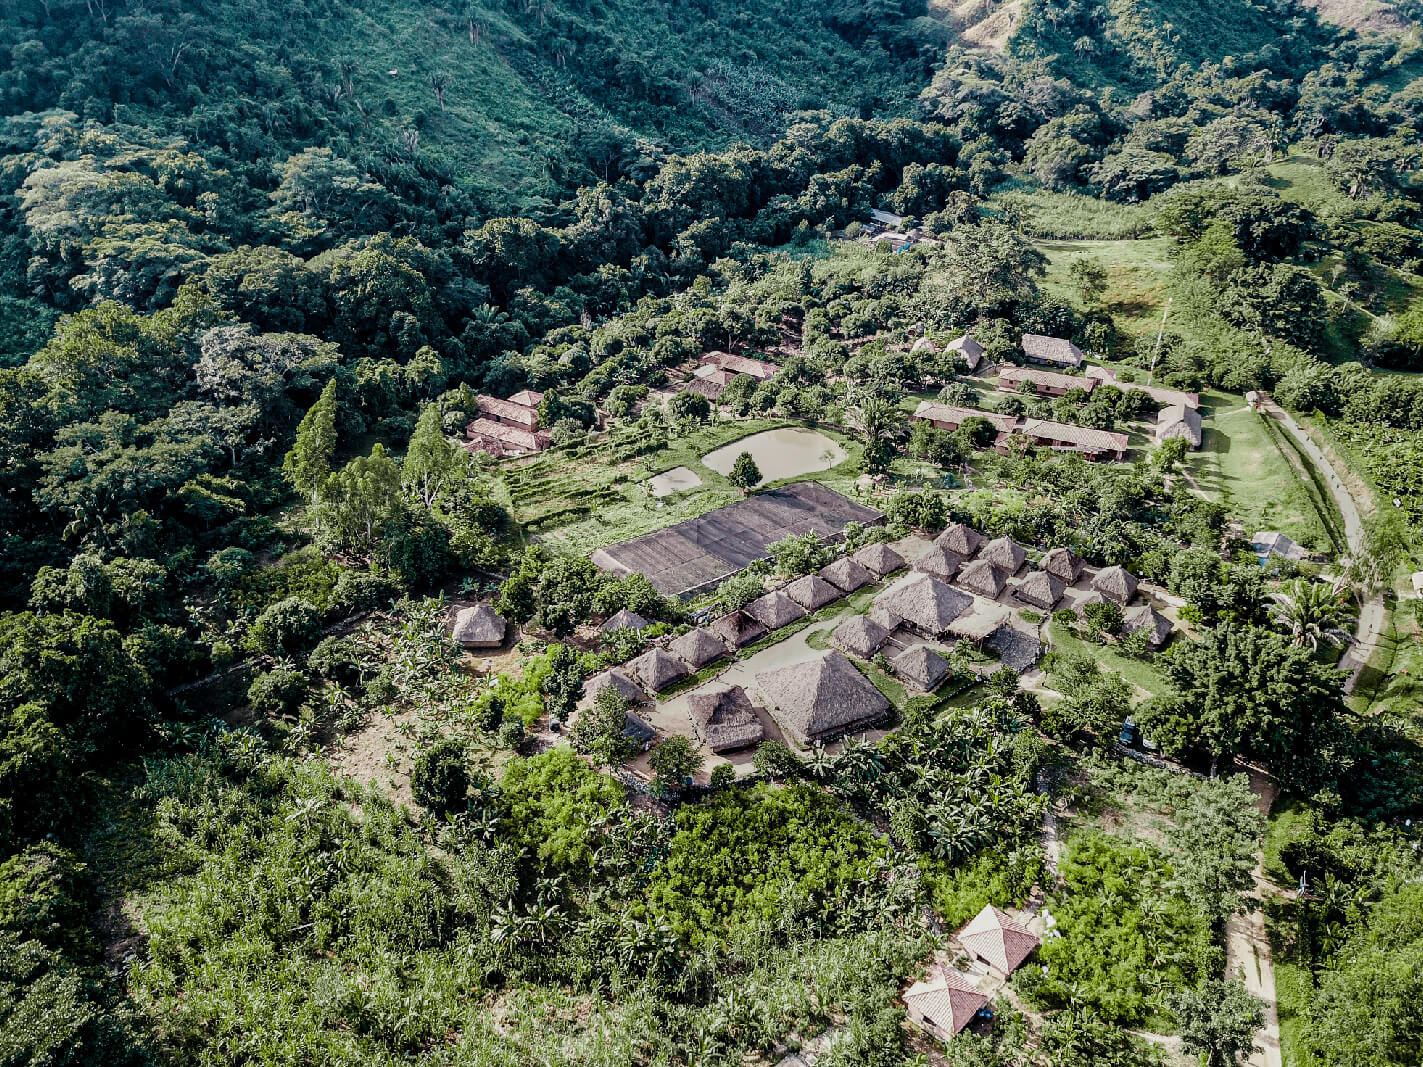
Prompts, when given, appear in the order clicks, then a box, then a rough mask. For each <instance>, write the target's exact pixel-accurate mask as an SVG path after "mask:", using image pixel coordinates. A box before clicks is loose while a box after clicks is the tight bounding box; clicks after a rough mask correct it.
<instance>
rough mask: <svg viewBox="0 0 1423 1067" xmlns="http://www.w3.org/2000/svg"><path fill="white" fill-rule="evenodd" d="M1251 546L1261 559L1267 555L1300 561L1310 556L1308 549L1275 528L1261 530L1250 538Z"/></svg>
mask: <svg viewBox="0 0 1423 1067" xmlns="http://www.w3.org/2000/svg"><path fill="white" fill-rule="evenodd" d="M1250 547H1251V548H1252V549H1254V550H1255V554H1256V555H1257V556H1259V557H1260V558H1261V559H1265V558H1266V557H1267V556H1279V557H1280V558H1281V559H1288V560H1292V561H1293V562H1295V563H1298V562H1299V561H1300V560H1305V559H1308V558H1309V550H1308V549H1306V548H1303V547H1302V546H1300V545H1298V544H1296V543H1295V542H1294V541H1292V540H1291V539H1290V538H1288V537H1286V536H1285V535H1284V534H1282V533H1278V532H1276V531H1274V530H1261V531H1260V532H1259V533H1257V534H1256V535H1255V536H1254V537H1252V538H1250Z"/></svg>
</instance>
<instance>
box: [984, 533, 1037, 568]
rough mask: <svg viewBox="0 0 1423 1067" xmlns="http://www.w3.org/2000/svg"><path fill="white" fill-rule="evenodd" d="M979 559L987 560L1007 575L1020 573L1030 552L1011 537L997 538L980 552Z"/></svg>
mask: <svg viewBox="0 0 1423 1067" xmlns="http://www.w3.org/2000/svg"><path fill="white" fill-rule="evenodd" d="M978 558H979V559H982V560H987V561H988V562H989V563H991V564H993V565H994V566H995V567H997V568H998V569H999V570H1000V571H1002V572H1003V573H1004V574H1007V575H1013V574H1017V573H1018V568H1019V567H1021V566H1022V565H1023V564H1024V562H1026V560H1027V558H1028V550H1027V549H1026V548H1024V547H1023V546H1022V545H1020V544H1018V542H1017V541H1014V540H1013V539H1012V538H1011V537H995V538H994V539H993V540H992V541H989V542H988V544H986V545H984V546H983V547H982V548H980V549H979V550H978Z"/></svg>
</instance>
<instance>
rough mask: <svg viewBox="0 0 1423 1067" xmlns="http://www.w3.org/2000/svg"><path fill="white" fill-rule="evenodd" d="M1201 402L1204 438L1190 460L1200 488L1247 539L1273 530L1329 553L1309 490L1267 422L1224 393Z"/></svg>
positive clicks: (1205, 395)
mask: <svg viewBox="0 0 1423 1067" xmlns="http://www.w3.org/2000/svg"><path fill="white" fill-rule="evenodd" d="M1201 403H1202V406H1203V407H1205V408H1207V409H1208V411H1209V416H1208V418H1207V420H1206V426H1205V438H1204V442H1203V443H1202V446H1201V450H1200V451H1199V452H1196V453H1192V454H1191V456H1190V457H1189V463H1190V468H1191V473H1192V475H1193V476H1194V477H1195V479H1196V481H1197V482H1198V483H1199V484H1200V486H1201V487H1202V488H1203V489H1205V490H1206V491H1207V492H1208V493H1210V494H1211V496H1212V497H1214V498H1215V499H1218V500H1219V501H1220V502H1221V503H1223V504H1225V505H1226V507H1227V508H1229V510H1230V514H1231V516H1232V517H1233V518H1238V519H1239V520H1240V522H1241V523H1242V524H1243V525H1244V527H1245V533H1246V535H1247V536H1249V535H1250V534H1253V533H1255V532H1256V531H1259V530H1278V531H1280V532H1281V533H1284V534H1287V535H1288V536H1290V537H1292V538H1294V539H1295V540H1296V541H1298V542H1299V543H1300V544H1302V545H1306V546H1308V547H1310V548H1315V549H1320V550H1328V549H1329V548H1330V547H1331V541H1330V538H1329V533H1328V528H1327V526H1326V524H1325V521H1324V519H1323V518H1322V517H1321V516H1320V510H1319V507H1318V505H1317V504H1316V503H1315V500H1314V497H1313V494H1314V492H1315V490H1314V487H1313V486H1312V485H1308V486H1307V485H1306V484H1305V482H1304V481H1302V480H1301V478H1300V474H1299V472H1298V471H1297V470H1296V468H1295V467H1294V466H1292V465H1291V462H1290V460H1289V459H1288V458H1287V457H1286V455H1285V454H1284V453H1283V452H1281V451H1280V446H1279V443H1278V442H1277V441H1276V439H1275V436H1274V434H1273V433H1272V428H1271V427H1268V426H1266V425H1265V422H1266V420H1265V419H1264V418H1263V417H1262V416H1260V415H1258V414H1257V413H1255V412H1253V411H1251V410H1250V409H1249V407H1247V406H1246V404H1245V401H1244V400H1243V399H1242V398H1240V397H1237V396H1231V395H1229V394H1226V393H1217V392H1208V393H1203V394H1201Z"/></svg>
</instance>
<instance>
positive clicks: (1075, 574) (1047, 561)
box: [1038, 547, 1083, 585]
mask: <svg viewBox="0 0 1423 1067" xmlns="http://www.w3.org/2000/svg"><path fill="white" fill-rule="evenodd" d="M1038 566H1039V567H1041V568H1042V569H1043V570H1045V571H1047V572H1048V573H1049V574H1051V575H1052V576H1053V577H1055V578H1060V579H1061V580H1062V581H1063V582H1065V583H1066V584H1067V585H1071V584H1072V583H1073V582H1075V581H1077V579H1078V578H1079V577H1081V575H1082V567H1083V563H1082V557H1081V556H1079V555H1077V553H1076V552H1073V551H1072V549H1070V548H1061V547H1058V548H1051V549H1048V551H1047V553H1046V554H1045V555H1044V556H1043V561H1042V562H1041V563H1039V564H1038Z"/></svg>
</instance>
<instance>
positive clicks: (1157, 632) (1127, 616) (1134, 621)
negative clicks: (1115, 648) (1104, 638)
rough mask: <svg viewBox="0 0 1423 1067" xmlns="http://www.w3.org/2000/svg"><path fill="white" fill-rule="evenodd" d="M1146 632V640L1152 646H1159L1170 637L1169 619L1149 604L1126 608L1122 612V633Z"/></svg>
mask: <svg viewBox="0 0 1423 1067" xmlns="http://www.w3.org/2000/svg"><path fill="white" fill-rule="evenodd" d="M1137 630H1145V631H1146V632H1147V635H1148V637H1147V640H1148V642H1149V643H1150V645H1151V647H1152V648H1160V647H1161V646H1162V645H1164V644H1166V642H1167V641H1168V640H1170V639H1171V620H1170V619H1168V618H1167V617H1166V616H1165V615H1162V614H1161V613H1160V612H1159V611H1157V610H1156V609H1155V608H1153V607H1152V606H1151V605H1150V604H1142V605H1141V606H1140V607H1135V608H1127V610H1126V611H1125V612H1123V614H1122V633H1124V634H1130V633H1135V632H1136V631H1137Z"/></svg>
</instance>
